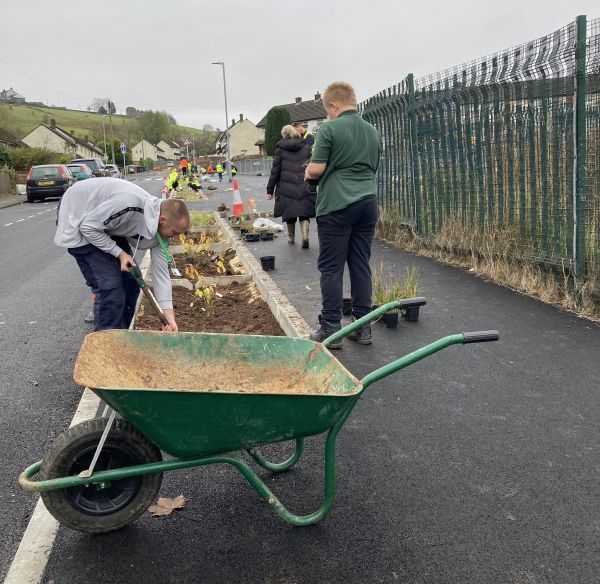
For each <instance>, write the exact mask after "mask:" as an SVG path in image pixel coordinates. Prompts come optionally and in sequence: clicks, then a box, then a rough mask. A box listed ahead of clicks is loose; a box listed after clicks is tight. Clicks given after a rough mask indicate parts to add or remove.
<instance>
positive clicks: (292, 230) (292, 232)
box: [287, 223, 296, 245]
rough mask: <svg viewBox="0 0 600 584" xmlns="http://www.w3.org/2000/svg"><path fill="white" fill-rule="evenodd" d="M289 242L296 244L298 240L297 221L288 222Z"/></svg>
mask: <svg viewBox="0 0 600 584" xmlns="http://www.w3.org/2000/svg"><path fill="white" fill-rule="evenodd" d="M287 228H288V243H291V244H292V245H294V243H295V242H296V223H288V224H287Z"/></svg>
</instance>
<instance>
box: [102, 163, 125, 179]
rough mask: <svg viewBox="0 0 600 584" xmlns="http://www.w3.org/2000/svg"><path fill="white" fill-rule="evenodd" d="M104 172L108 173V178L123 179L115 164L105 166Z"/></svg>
mask: <svg viewBox="0 0 600 584" xmlns="http://www.w3.org/2000/svg"><path fill="white" fill-rule="evenodd" d="M106 170H108V172H110V176H112V177H113V178H123V175H122V174H121V171H120V170H119V167H118V166H117V165H116V164H107V165H106Z"/></svg>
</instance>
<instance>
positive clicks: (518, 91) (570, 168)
mask: <svg viewBox="0 0 600 584" xmlns="http://www.w3.org/2000/svg"><path fill="white" fill-rule="evenodd" d="M599 22H600V20H599V19H596V20H593V21H591V22H589V23H588V24H587V43H585V46H586V49H587V51H586V60H585V79H586V94H585V105H586V112H585V136H584V138H585V143H586V144H587V149H586V150H585V185H584V189H583V190H584V191H585V192H584V193H583V192H582V194H581V196H580V199H581V201H585V203H584V204H583V209H580V210H579V215H580V217H579V220H580V221H582V222H584V223H585V246H584V247H583V246H582V248H581V249H582V250H583V249H585V254H586V258H585V259H586V264H587V267H588V268H589V267H600V266H599V264H600V258H599V255H600V252H599V249H598V248H599V244H600V235H599V228H600V226H599V224H598V223H599V219H600V216H599V213H600V201H599V197H600V195H599V177H598V170H599V160H600V159H599V155H600V153H599V148H598V141H599V139H600V93H599V92H600V88H599V74H598V73H599V66H600V65H599V63H600V40H599V28H600V24H599ZM577 38H578V37H577V23H576V22H573V23H571V24H569V25H567V26H565V27H563V28H561V29H559V30H557V31H555V32H553V33H551V34H548V35H545V36H543V37H541V38H538V39H536V40H533V41H530V42H528V43H524V44H522V45H519V46H517V47H513V48H510V49H507V50H505V51H501V52H499V53H496V54H493V55H489V56H486V57H482V58H479V59H476V60H474V61H471V62H469V63H465V64H463V65H460V66H457V67H453V68H450V69H447V70H445V71H442V72H439V73H435V74H433V75H429V76H427V77H423V78H421V79H414V80H413V78H412V76H411V75H409V76H408V77H407V78H406V79H405V80H404V81H402V82H401V83H399V84H398V85H395V86H393V87H391V88H389V89H386V90H384V91H382V92H380V93H379V94H377V95H375V96H373V97H371V98H369V99H367V100H366V101H364V102H363V103H361V104H360V108H359V109H360V111H361V113H362V115H363V117H364V118H365V119H366V120H367V121H369V122H371V123H372V124H373V125H374V126H375V127H376V128H377V129H378V130H379V132H380V133H381V135H382V139H383V145H384V150H383V156H382V163H381V167H380V171H379V173H378V189H379V193H378V194H379V197H380V201H381V204H382V206H383V207H384V208H388V209H394V211H397V212H398V213H399V216H400V218H401V220H402V221H404V222H407V223H411V224H413V225H414V227H415V229H416V231H417V233H418V234H419V235H421V236H423V237H428V236H431V235H434V234H436V233H439V231H440V229H441V228H442V226H443V225H444V223H445V222H447V221H449V220H452V221H457V222H458V224H459V225H461V226H462V228H463V229H465V230H472V229H476V230H479V231H484V230H486V229H494V230H500V231H506V232H507V233H510V234H512V235H514V240H515V246H514V253H515V255H519V256H525V257H527V258H528V259H534V260H535V261H537V262H540V263H543V264H548V265H554V266H560V265H562V266H569V265H570V264H571V262H572V260H573V258H574V252H575V253H576V252H577V248H576V247H574V246H575V238H576V237H577V233H574V224H575V221H576V219H577V217H576V215H577V213H578V211H577V197H576V194H575V163H576V159H575V153H576V148H575V146H576V122H575V90H576V82H575V77H576V49H577ZM581 215H583V217H581Z"/></svg>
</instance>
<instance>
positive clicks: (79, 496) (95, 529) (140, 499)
mask: <svg viewBox="0 0 600 584" xmlns="http://www.w3.org/2000/svg"><path fill="white" fill-rule="evenodd" d="M106 423H107V419H106V418H104V419H94V420H88V421H86V422H82V423H81V424H77V425H76V426H73V427H72V428H69V429H68V430H67V431H66V432H64V433H63V434H61V435H60V436H59V437H58V438H57V440H56V441H55V442H54V444H53V445H52V446H51V447H50V449H49V450H48V453H47V454H46V456H45V458H44V461H43V464H42V468H41V470H40V478H42V479H53V478H59V477H64V476H72V475H76V474H79V473H80V472H81V471H82V470H85V469H86V468H87V467H88V466H89V463H90V462H91V459H92V457H93V455H94V452H95V450H96V447H97V446H98V442H99V441H100V437H101V436H102V433H103V431H104V428H105V427H106ZM107 460H109V461H110V462H109V463H108V464H110V468H111V469H114V468H119V467H123V466H133V465H136V464H146V463H150V462H158V461H161V460H162V455H161V452H160V450H159V449H158V448H157V447H156V446H155V445H154V444H152V442H150V441H149V440H148V439H147V438H146V437H145V436H143V435H142V434H140V433H139V432H138V431H137V430H135V429H134V428H133V427H132V426H130V425H129V424H128V423H127V422H125V421H124V420H122V419H116V420H115V421H114V423H113V426H112V428H111V430H110V432H109V433H108V436H107V438H106V442H105V443H104V447H103V448H102V451H101V453H100V457H99V458H98V462H97V464H96V467H95V471H100V470H105V469H106V465H107ZM161 482H162V473H155V474H148V475H142V476H138V477H131V478H129V479H122V480H118V481H113V482H112V483H111V484H110V486H109V487H108V488H107V489H102V490H99V489H96V487H94V485H90V486H88V487H71V488H68V489H57V490H54V491H46V492H43V493H42V494H41V496H42V500H43V501H44V505H46V508H47V509H48V511H49V512H50V514H51V515H52V516H53V517H54V518H55V519H56V520H58V521H59V522H60V523H61V524H63V525H66V526H67V527H70V528H71V529H75V530H77V531H81V532H83V533H106V532H109V531H115V530H117V529H121V528H122V527H124V526H125V525H127V524H128V523H130V522H131V521H134V520H135V519H137V518H138V517H139V516H140V515H141V514H142V513H144V511H146V509H148V507H149V506H150V505H151V504H152V503H153V502H154V501H155V500H156V497H157V495H158V492H159V489H160V485H161Z"/></svg>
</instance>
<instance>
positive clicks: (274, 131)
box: [265, 107, 292, 156]
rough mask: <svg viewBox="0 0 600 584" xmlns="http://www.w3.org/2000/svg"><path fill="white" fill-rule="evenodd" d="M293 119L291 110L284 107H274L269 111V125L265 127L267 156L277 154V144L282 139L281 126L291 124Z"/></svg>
mask: <svg viewBox="0 0 600 584" xmlns="http://www.w3.org/2000/svg"><path fill="white" fill-rule="evenodd" d="M291 122H292V119H291V118H290V114H289V112H288V111H287V110H286V109H284V108H282V107H272V108H271V109H270V110H269V112H268V113H267V127H266V129H265V150H266V151H267V156H273V154H275V146H277V142H279V140H281V128H283V126H285V125H287V124H290V123H291Z"/></svg>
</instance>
